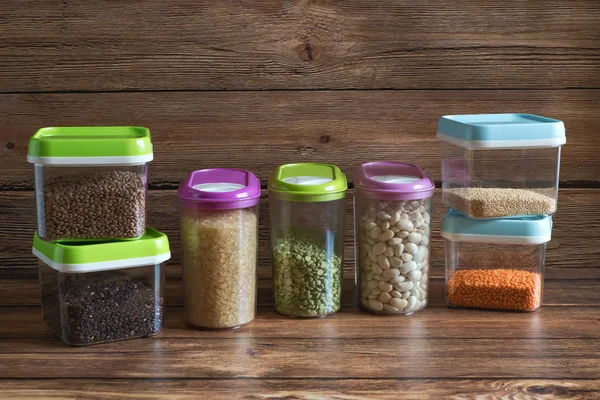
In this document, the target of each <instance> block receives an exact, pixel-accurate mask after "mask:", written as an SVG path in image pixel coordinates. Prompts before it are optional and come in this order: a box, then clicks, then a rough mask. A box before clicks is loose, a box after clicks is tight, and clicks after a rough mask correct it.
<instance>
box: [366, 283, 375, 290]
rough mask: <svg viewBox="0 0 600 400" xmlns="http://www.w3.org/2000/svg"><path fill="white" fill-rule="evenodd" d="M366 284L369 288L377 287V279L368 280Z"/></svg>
mask: <svg viewBox="0 0 600 400" xmlns="http://www.w3.org/2000/svg"><path fill="white" fill-rule="evenodd" d="M367 286H368V288H369V289H375V288H376V287H377V281H369V283H367Z"/></svg>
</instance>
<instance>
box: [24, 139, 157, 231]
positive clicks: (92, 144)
mask: <svg viewBox="0 0 600 400" xmlns="http://www.w3.org/2000/svg"><path fill="white" fill-rule="evenodd" d="M152 157H153V154H152V144H151V142H150V132H149V131H148V130H147V129H146V128H141V127H67V128H43V129H40V130H39V131H38V132H37V133H36V134H35V135H34V136H33V137H32V138H31V140H30V142H29V154H28V156H27V159H28V161H29V162H31V163H33V164H34V173H35V193H36V204H37V227H38V234H39V235H40V238H42V239H44V240H48V241H55V240H113V239H135V238H139V237H141V236H142V234H143V233H144V231H145V229H146V196H147V188H148V183H147V164H148V162H149V161H150V160H152Z"/></svg>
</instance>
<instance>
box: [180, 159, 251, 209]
mask: <svg viewBox="0 0 600 400" xmlns="http://www.w3.org/2000/svg"><path fill="white" fill-rule="evenodd" d="M177 196H178V197H179V203H180V204H182V205H185V206H188V207H193V206H195V207H197V208H201V209H206V210H231V209H236V208H247V207H252V206H255V205H257V204H258V201H259V200H260V181H259V180H258V178H257V177H256V175H254V174H253V173H252V172H250V171H245V170H243V169H234V168H212V169H200V170H197V171H194V172H192V173H190V174H189V175H188V177H187V178H186V179H185V180H184V181H183V182H181V184H180V185H179V190H178V191H177Z"/></svg>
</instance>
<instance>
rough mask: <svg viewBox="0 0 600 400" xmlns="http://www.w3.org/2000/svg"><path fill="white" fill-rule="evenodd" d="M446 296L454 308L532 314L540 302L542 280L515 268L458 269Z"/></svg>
mask: <svg viewBox="0 0 600 400" xmlns="http://www.w3.org/2000/svg"><path fill="white" fill-rule="evenodd" d="M446 296H447V299H448V303H449V304H450V305H452V306H455V307H469V308H488V309H500V310H519V311H533V310H535V309H537V308H538V307H539V306H540V304H541V301H542V277H541V275H540V274H537V273H534V272H529V271H523V270H518V269H475V270H459V271H456V272H455V273H454V276H453V277H452V278H450V279H449V280H448V284H447V288H446Z"/></svg>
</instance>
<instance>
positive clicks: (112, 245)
mask: <svg viewBox="0 0 600 400" xmlns="http://www.w3.org/2000/svg"><path fill="white" fill-rule="evenodd" d="M33 254H34V255H35V256H36V257H37V258H38V260H39V266H40V269H39V276H40V288H41V302H42V311H43V318H44V322H45V323H46V324H47V325H48V327H49V328H50V329H51V330H52V331H53V332H54V333H55V334H56V336H58V337H59V338H60V339H61V340H62V341H63V342H65V343H67V344H69V345H73V346H86V345H90V344H97V343H106V342H112V341H116V340H124V339H133V338H137V337H144V336H150V335H154V334H156V333H158V332H159V331H160V329H161V327H162V320H163V309H164V304H163V302H164V300H163V299H164V297H163V290H164V268H163V263H164V262H165V261H167V260H168V259H170V258H171V253H170V249H169V241H168V239H167V236H166V235H165V234H163V233H161V232H158V231H156V230H154V229H151V228H148V229H147V231H146V233H145V234H144V235H143V236H142V237H141V238H140V239H138V240H131V241H121V242H89V243H69V244H65V243H56V242H47V241H44V240H42V239H40V238H39V236H38V235H37V234H36V235H35V236H34V240H33Z"/></svg>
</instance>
